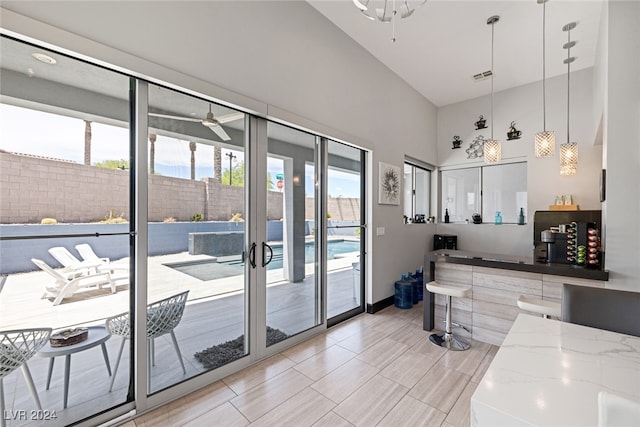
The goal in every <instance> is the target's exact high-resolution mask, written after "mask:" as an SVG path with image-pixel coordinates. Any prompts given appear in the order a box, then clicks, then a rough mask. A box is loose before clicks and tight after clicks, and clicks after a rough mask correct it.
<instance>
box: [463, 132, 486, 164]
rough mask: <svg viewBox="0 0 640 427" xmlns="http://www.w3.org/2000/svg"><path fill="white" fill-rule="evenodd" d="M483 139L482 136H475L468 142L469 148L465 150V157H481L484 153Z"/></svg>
mask: <svg viewBox="0 0 640 427" xmlns="http://www.w3.org/2000/svg"><path fill="white" fill-rule="evenodd" d="M484 141H485V139H484V136H482V135H478V136H476V138H475V139H474V140H473V142H472V143H471V144H469V148H467V149H466V150H465V151H466V152H467V159H477V158H478V157H482V156H483V155H484V151H483V148H484Z"/></svg>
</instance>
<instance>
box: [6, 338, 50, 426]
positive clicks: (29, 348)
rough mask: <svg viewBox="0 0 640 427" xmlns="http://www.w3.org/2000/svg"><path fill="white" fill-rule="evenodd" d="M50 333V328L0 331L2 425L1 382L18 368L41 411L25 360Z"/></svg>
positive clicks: (35, 351) (41, 344) (45, 340)
mask: <svg viewBox="0 0 640 427" xmlns="http://www.w3.org/2000/svg"><path fill="white" fill-rule="evenodd" d="M50 335H51V328H37V329H21V330H13V331H0V415H2V417H1V420H2V425H3V426H4V420H5V414H6V413H5V408H4V389H3V385H2V382H3V380H4V377H6V376H7V375H9V374H10V373H11V372H13V371H15V370H16V369H18V368H21V369H22V374H23V375H24V379H25V381H26V382H27V387H28V388H29V392H30V393H31V396H32V397H33V400H34V401H35V403H36V406H37V408H38V409H39V410H40V411H42V405H41V404H40V399H39V398H38V391H37V390H36V387H35V385H34V384H33V378H32V377H31V372H30V371H29V367H28V366H27V361H28V360H29V359H31V357H33V355H34V354H36V353H37V352H38V350H40V349H41V348H42V347H43V346H44V345H45V344H46V343H47V340H48V339H49V336H50Z"/></svg>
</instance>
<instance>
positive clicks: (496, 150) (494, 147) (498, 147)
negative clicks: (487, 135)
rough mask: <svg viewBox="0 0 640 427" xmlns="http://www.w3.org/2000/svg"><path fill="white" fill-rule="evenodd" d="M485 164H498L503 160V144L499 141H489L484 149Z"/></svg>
mask: <svg viewBox="0 0 640 427" xmlns="http://www.w3.org/2000/svg"><path fill="white" fill-rule="evenodd" d="M482 154H483V156H484V162H485V163H498V162H499V161H500V160H502V144H500V141H498V140H497V139H487V140H486V141H485V142H484V146H483V147H482Z"/></svg>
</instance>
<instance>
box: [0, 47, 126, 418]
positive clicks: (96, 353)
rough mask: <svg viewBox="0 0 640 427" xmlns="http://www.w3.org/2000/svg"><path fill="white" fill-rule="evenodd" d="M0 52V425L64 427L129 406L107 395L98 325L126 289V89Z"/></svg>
mask: <svg viewBox="0 0 640 427" xmlns="http://www.w3.org/2000/svg"><path fill="white" fill-rule="evenodd" d="M0 52H1V55H2V56H1V61H0V63H1V64H2V69H1V70H0V78H1V82H0V91H1V95H2V96H1V97H0V189H1V193H0V199H1V201H2V204H1V208H0V360H2V363H1V365H2V378H0V380H1V381H2V385H3V387H2V388H3V391H4V396H2V394H0V398H3V403H4V406H3V408H2V409H3V410H4V411H3V412H2V413H1V414H0V416H2V417H3V421H6V424H7V425H9V426H20V425H25V424H29V425H31V424H34V423H35V424H41V425H45V424H46V425H51V426H55V425H69V424H73V423H76V422H78V421H79V420H81V419H83V418H86V417H90V416H93V415H94V414H96V413H99V412H102V411H106V410H108V409H110V408H112V407H115V406H118V405H122V404H123V403H125V402H128V401H132V400H133V394H131V393H129V390H128V388H127V387H125V388H124V389H122V390H121V392H119V393H111V392H110V391H109V385H110V382H111V378H112V374H113V371H112V367H113V365H112V364H113V361H114V359H115V357H116V353H117V352H118V348H119V341H118V340H116V339H114V337H113V336H112V334H111V331H110V330H109V328H108V327H107V326H106V324H105V320H106V319H108V318H110V317H113V316H118V315H122V316H128V315H129V312H130V301H131V296H132V292H133V289H134V283H133V282H132V280H131V279H132V276H131V273H130V272H131V268H130V267H131V265H132V264H131V263H132V261H133V259H134V257H133V255H134V252H133V242H132V237H131V236H132V235H133V234H135V232H136V230H135V228H134V226H133V224H132V222H131V206H132V204H131V194H132V192H131V188H132V182H133V181H132V174H131V168H130V160H131V157H130V156H131V143H130V134H129V126H130V124H129V111H130V104H129V97H130V92H129V88H130V82H131V80H130V78H129V77H127V76H125V75H122V74H118V73H115V72H112V71H109V70H106V69H104V68H101V67H97V66H94V65H91V64H88V63H85V62H82V61H78V60H75V59H72V58H69V57H66V56H64V55H61V54H59V53H56V52H52V51H49V50H46V49H42V48H39V47H36V46H33V45H30V44H26V43H22V42H18V41H16V40H13V39H10V38H5V37H2V38H1V39H0ZM33 329H37V330H41V331H45V332H44V334H42V333H41V334H37V333H34V332H33ZM10 331H11V332H10ZM38 338H40V339H38ZM16 352H20V354H21V356H20V357H17V356H16ZM122 357H123V359H127V360H128V359H129V358H130V352H129V347H125V348H124V349H123V352H122ZM9 360H14V361H19V364H18V365H19V366H16V365H14V366H13V367H14V368H15V370H13V371H12V370H8V371H7V370H5V368H6V367H7V364H6V362H7V361H9ZM25 367H26V368H25ZM18 368H21V369H18ZM23 374H24V375H23ZM120 375H121V377H120V379H121V380H122V382H123V383H124V384H129V375H128V372H120ZM39 405H40V407H39ZM38 409H42V411H38ZM3 425H4V423H3Z"/></svg>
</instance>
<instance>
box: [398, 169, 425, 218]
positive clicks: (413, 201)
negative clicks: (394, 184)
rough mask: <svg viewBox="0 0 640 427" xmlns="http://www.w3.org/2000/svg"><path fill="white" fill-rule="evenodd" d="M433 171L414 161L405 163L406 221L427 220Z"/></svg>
mask: <svg viewBox="0 0 640 427" xmlns="http://www.w3.org/2000/svg"><path fill="white" fill-rule="evenodd" d="M430 189H431V171H430V170H429V169H426V168H423V167H420V166H416V165H414V164H412V163H405V164H404V216H405V222H406V223H409V222H426V220H427V217H428V216H429V201H430V199H431V192H430Z"/></svg>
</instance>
